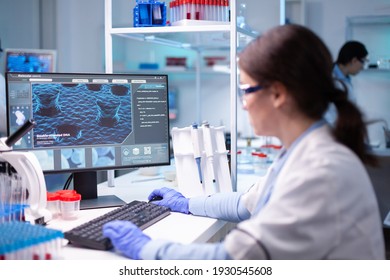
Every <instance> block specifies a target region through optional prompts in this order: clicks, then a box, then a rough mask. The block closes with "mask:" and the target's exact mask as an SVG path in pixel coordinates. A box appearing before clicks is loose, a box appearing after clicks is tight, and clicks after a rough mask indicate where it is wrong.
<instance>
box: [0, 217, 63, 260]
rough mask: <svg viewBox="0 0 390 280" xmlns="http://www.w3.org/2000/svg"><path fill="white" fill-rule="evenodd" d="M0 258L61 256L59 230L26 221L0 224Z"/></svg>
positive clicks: (58, 257)
mask: <svg viewBox="0 0 390 280" xmlns="http://www.w3.org/2000/svg"><path fill="white" fill-rule="evenodd" d="M0 232H1V238H0V260H53V259H60V258H61V248H62V246H61V242H62V239H63V237H64V235H63V233H62V232H61V231H59V230H54V229H48V228H46V227H44V226H41V225H32V224H30V223H26V222H17V221H12V222H7V223H2V224H0Z"/></svg>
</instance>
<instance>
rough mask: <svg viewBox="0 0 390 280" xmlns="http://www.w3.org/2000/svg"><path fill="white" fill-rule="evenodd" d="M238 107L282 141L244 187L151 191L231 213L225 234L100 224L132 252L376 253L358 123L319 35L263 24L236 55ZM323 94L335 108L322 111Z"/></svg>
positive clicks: (244, 255)
mask: <svg viewBox="0 0 390 280" xmlns="http://www.w3.org/2000/svg"><path fill="white" fill-rule="evenodd" d="M238 64H239V68H240V71H241V72H240V83H241V85H240V88H241V100H242V104H243V108H244V109H245V110H247V111H248V113H249V119H250V123H251V125H252V127H253V129H254V132H255V133H256V134H257V135H269V136H275V137H278V138H279V139H280V140H281V141H282V143H283V146H284V149H283V151H282V152H281V153H280V155H279V156H278V158H277V159H276V160H275V162H274V163H273V165H272V166H271V167H270V169H269V171H268V173H267V175H266V176H265V178H264V179H263V180H260V181H259V182H258V183H257V184H255V185H254V186H253V187H251V188H250V189H249V190H248V191H247V192H246V193H243V194H240V193H237V192H232V193H218V194H214V195H211V196H208V197H194V198H189V199H188V198H185V197H184V196H183V195H181V194H180V193H178V192H176V191H175V190H172V189H167V188H162V189H157V190H155V191H153V193H151V194H150V196H149V199H151V198H153V197H154V196H161V197H163V199H162V200H159V201H155V202H153V203H156V204H158V205H163V206H167V207H169V208H170V209H171V210H172V211H176V212H182V213H186V214H190V213H191V214H193V215H199V216H208V217H213V218H218V219H224V220H228V221H233V222H238V224H237V227H236V228H235V229H234V230H232V231H231V232H230V233H229V234H227V236H226V237H225V240H224V241H223V242H220V243H214V244H189V245H183V244H178V243H175V242H171V241H163V240H151V239H150V238H149V237H148V236H147V235H145V234H144V233H143V232H142V231H141V230H140V229H139V228H137V227H136V226H135V225H134V224H132V223H130V222H124V221H113V222H110V223H107V224H105V226H104V227H103V234H104V235H105V236H106V237H109V238H110V239H111V241H112V243H113V245H114V247H115V248H116V249H117V250H118V251H119V252H121V253H123V254H124V255H126V256H128V257H130V258H133V259H384V258H385V253H384V241H383V235H382V226H381V221H380V215H379V211H378V205H377V201H376V197H375V194H374V191H373V187H372V185H371V182H370V179H369V177H368V175H367V172H366V170H365V167H364V165H363V163H365V164H375V158H373V157H371V156H370V155H369V154H367V153H366V151H365V149H364V137H365V133H366V131H365V127H364V124H363V122H362V116H361V113H360V111H359V110H358V109H357V107H356V106H355V105H354V104H352V103H351V102H350V101H348V99H347V95H346V93H345V92H341V90H340V89H337V88H336V87H335V84H334V81H333V78H332V58H331V54H330V52H329V51H328V49H327V47H326V46H325V45H324V43H323V42H322V41H321V40H320V39H319V37H317V36H316V35H315V34H314V33H312V32H311V31H310V30H308V29H306V28H305V27H302V26H297V25H284V26H278V27H276V28H273V29H271V30H270V31H268V32H267V33H265V34H264V35H262V36H260V37H259V38H257V39H256V40H254V41H253V42H252V43H250V44H249V45H248V46H247V47H246V48H245V50H244V51H243V52H242V53H241V54H240V55H239V62H238ZM330 102H333V103H334V104H335V106H336V108H337V109H338V115H339V118H338V120H337V123H336V125H335V127H334V128H330V127H329V126H328V125H327V123H326V122H325V121H324V120H323V119H322V116H323V114H324V112H325V110H326V108H327V106H328V104H329V103H330Z"/></svg>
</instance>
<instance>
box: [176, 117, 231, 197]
mask: <svg viewBox="0 0 390 280" xmlns="http://www.w3.org/2000/svg"><path fill="white" fill-rule="evenodd" d="M207 129H209V130H207ZM196 132H197V134H198V141H197V143H194V141H193V139H194V138H193V134H192V133H193V126H189V127H184V128H177V127H173V128H172V130H171V135H172V144H173V153H174V158H175V166H176V176H177V183H178V188H179V191H180V192H181V193H182V194H183V195H184V196H187V197H193V196H200V195H210V194H213V193H217V192H231V191H232V183H231V179H230V172H229V164H228V158H227V154H228V151H227V150H226V145H225V134H224V127H223V126H220V127H213V126H209V127H208V128H206V127H205V125H201V126H198V127H197V131H196ZM210 147H211V149H210ZM197 151H199V159H200V160H199V161H198V162H199V166H200V174H199V169H198V162H197V160H196V158H197V155H196V154H197V153H198V152H197ZM210 151H211V152H210ZM200 177H201V179H200Z"/></svg>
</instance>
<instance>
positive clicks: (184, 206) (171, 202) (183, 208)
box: [148, 188, 190, 214]
mask: <svg viewBox="0 0 390 280" xmlns="http://www.w3.org/2000/svg"><path fill="white" fill-rule="evenodd" d="M156 196H159V197H162V199H161V200H155V201H153V202H152V203H154V204H156V205H160V206H165V207H168V208H169V209H171V211H173V212H180V213H184V214H190V211H189V210H188V201H189V198H186V197H184V196H183V195H182V194H181V193H179V192H177V191H175V190H173V189H170V188H161V189H156V190H154V191H153V192H152V193H151V194H150V195H149V196H148V200H153V198H154V197H156Z"/></svg>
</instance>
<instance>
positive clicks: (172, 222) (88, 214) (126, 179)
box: [47, 167, 256, 260]
mask: <svg viewBox="0 0 390 280" xmlns="http://www.w3.org/2000/svg"><path fill="white" fill-rule="evenodd" d="M169 169H173V168H172V167H162V168H161V174H159V175H157V176H155V177H151V176H143V175H140V172H139V170H137V171H134V172H131V173H128V174H125V175H122V176H119V177H117V178H115V179H114V181H115V186H114V187H108V185H107V182H104V183H101V184H99V185H98V194H99V196H102V195H116V196H118V197H119V198H121V199H122V200H124V201H126V202H130V201H132V200H142V201H145V200H146V199H147V196H148V194H149V193H151V192H152V191H153V190H154V189H155V188H161V187H170V188H177V186H176V184H175V182H169V181H166V180H164V179H158V180H149V181H144V182H139V181H138V182H136V181H137V180H142V179H152V178H156V177H160V178H161V176H163V174H162V173H163V172H164V171H167V170H169ZM255 179H256V177H255V176H246V177H245V181H243V182H242V184H241V187H243V188H245V187H246V186H247V187H249V186H250V185H251V184H252V183H253V182H254V180H255ZM113 209H114V208H100V209H89V210H81V211H80V213H79V216H78V218H77V219H75V220H64V219H61V218H56V219H53V220H51V221H49V222H48V225H47V226H48V227H49V228H54V229H59V230H62V231H67V230H69V229H72V228H74V227H76V226H78V225H80V224H82V223H84V222H87V221H89V220H91V219H93V218H95V217H97V216H100V215H102V214H104V213H106V212H109V211H111V210H113ZM226 225H227V222H224V221H219V220H216V219H212V218H206V217H197V216H193V215H185V214H181V213H174V212H172V213H171V214H170V215H169V216H167V217H166V218H164V219H162V220H161V221H159V222H157V223H156V224H154V225H152V226H150V227H149V228H147V229H145V230H144V232H145V233H146V234H147V235H149V236H150V237H151V238H152V239H165V240H172V241H175V242H179V243H183V244H188V243H193V242H207V241H209V240H211V239H213V238H214V239H215V237H216V236H217V237H218V235H219V234H221V236H220V237H221V238H222V237H223V234H224V233H225V232H224V228H225V227H226ZM64 244H66V242H65V243H64ZM62 255H63V258H64V259H72V260H82V259H84V260H90V259H124V257H123V256H121V255H119V254H116V253H114V252H112V251H99V250H91V249H85V248H79V247H75V246H73V245H70V244H68V245H65V247H64V248H63V251H62Z"/></svg>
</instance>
